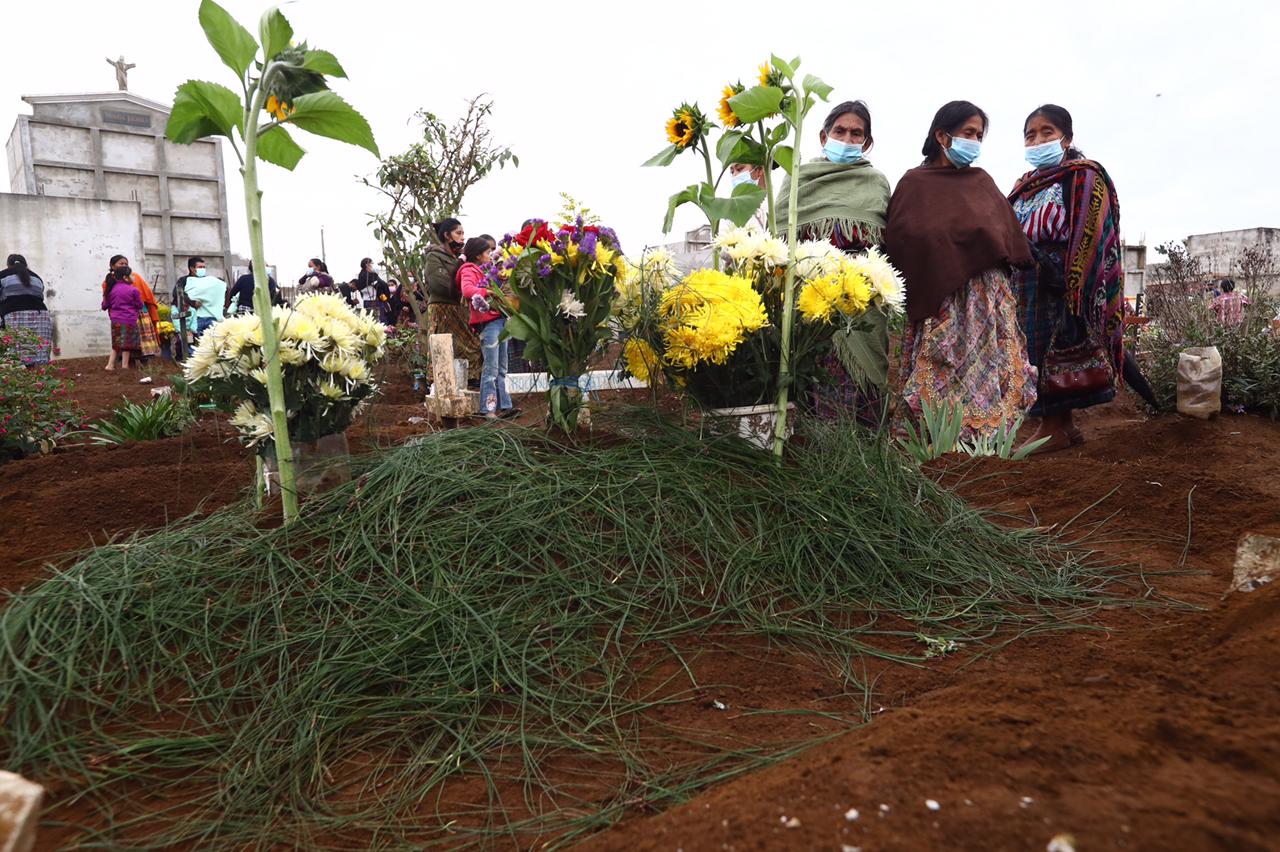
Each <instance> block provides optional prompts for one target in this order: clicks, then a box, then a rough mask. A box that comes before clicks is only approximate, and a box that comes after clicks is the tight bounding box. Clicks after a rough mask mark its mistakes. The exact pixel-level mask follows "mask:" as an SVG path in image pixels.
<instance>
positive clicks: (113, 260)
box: [107, 254, 129, 266]
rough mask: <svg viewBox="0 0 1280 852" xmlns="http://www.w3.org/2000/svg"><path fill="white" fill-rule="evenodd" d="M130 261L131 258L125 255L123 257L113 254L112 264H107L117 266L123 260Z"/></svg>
mask: <svg viewBox="0 0 1280 852" xmlns="http://www.w3.org/2000/svg"><path fill="white" fill-rule="evenodd" d="M128 259H129V258H127V257H125V256H124V255H122V254H113V255H111V262H110V263H108V264H107V266H115V265H116V263H117V262H119V261H121V260H128Z"/></svg>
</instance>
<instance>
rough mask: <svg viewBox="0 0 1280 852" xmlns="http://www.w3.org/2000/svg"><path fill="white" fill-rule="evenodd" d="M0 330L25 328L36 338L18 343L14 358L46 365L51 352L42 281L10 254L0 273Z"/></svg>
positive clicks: (21, 259) (31, 364)
mask: <svg viewBox="0 0 1280 852" xmlns="http://www.w3.org/2000/svg"><path fill="white" fill-rule="evenodd" d="M0 328H4V329H15V328H25V329H26V330H27V331H29V332H31V333H32V334H34V335H35V336H36V340H35V341H33V342H28V341H19V343H18V357H19V358H20V359H22V363H23V364H25V365H27V366H29V367H34V366H35V365H37V364H48V363H49V354H50V352H52V350H53V323H52V321H51V320H50V318H49V308H48V306H46V305H45V303H44V280H43V279H41V278H40V276H39V275H37V274H36V273H34V272H32V271H31V269H30V268H29V267H28V266H27V259H26V258H25V257H23V256H22V255H20V254H11V255H9V259H8V260H7V261H5V266H4V269H3V270H0Z"/></svg>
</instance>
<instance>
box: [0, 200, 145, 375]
mask: <svg viewBox="0 0 1280 852" xmlns="http://www.w3.org/2000/svg"><path fill="white" fill-rule="evenodd" d="M0 239H3V244H2V245H0V252H3V254H5V255H8V254H9V253H10V252H16V253H18V254H21V255H24V256H25V257H26V258H27V263H28V264H30V266H31V268H32V269H33V270H35V271H36V272H38V273H39V274H40V277H41V278H43V279H44V282H45V286H46V288H47V290H46V293H45V295H46V299H45V301H46V303H47V304H48V306H49V311H50V313H52V314H53V339H54V344H55V345H56V346H58V347H59V348H60V349H61V350H62V354H61V356H60V357H62V358H81V357H85V356H88V355H105V354H106V353H107V351H108V350H109V349H110V348H111V324H110V320H108V319H107V315H106V314H105V313H103V311H102V310H101V307H102V279H103V277H104V276H105V275H106V273H107V261H108V260H110V258H111V255H113V254H123V255H127V256H128V257H129V259H130V261H132V262H134V263H136V262H137V261H136V260H135V258H141V257H142V256H143V249H142V208H141V206H140V205H139V204H138V203H137V202H135V201H100V200H95V199H89V198H60V197H55V196H48V195H11V194H8V193H0ZM148 283H155V285H156V289H157V290H160V289H166V291H167V288H166V287H165V285H164V282H148Z"/></svg>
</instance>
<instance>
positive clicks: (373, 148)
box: [287, 91, 378, 157]
mask: <svg viewBox="0 0 1280 852" xmlns="http://www.w3.org/2000/svg"><path fill="white" fill-rule="evenodd" d="M287 121H288V123H289V124H295V125H297V126H298V127H300V128H302V129H303V130H305V131H307V132H308V133H314V134H316V135H317V136H327V137H329V138H330V139H337V140H338V141H339V142H346V143H348V144H350V145H358V146H360V147H361V148H364V149H365V150H367V151H369V152H371V153H372V154H373V155H374V156H375V157H376V156H378V143H377V142H375V141H374V139H373V131H372V130H371V129H370V128H369V122H367V121H365V120H364V116H362V115H361V114H360V113H358V112H356V111H355V110H354V109H352V107H351V105H350V104H348V103H347V102H346V101H344V100H343V99H342V98H340V97H338V96H337V95H336V94H334V93H333V92H330V91H324V92H312V93H311V94H309V95H302V96H301V97H299V98H298V99H297V100H295V101H294V102H293V112H292V113H290V114H289V118H288V119H287Z"/></svg>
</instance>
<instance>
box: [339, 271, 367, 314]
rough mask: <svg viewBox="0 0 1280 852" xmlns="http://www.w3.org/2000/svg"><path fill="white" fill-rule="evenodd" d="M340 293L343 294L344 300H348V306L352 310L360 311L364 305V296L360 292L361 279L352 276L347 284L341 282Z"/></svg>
mask: <svg viewBox="0 0 1280 852" xmlns="http://www.w3.org/2000/svg"><path fill="white" fill-rule="evenodd" d="M338 294H339V295H340V296H342V300H343V301H344V302H346V303H347V306H348V307H349V308H351V309H352V310H355V311H358V310H360V309H361V308H362V307H364V298H363V297H362V295H361V292H360V281H359V279H356V278H352V279H351V280H350V281H348V282H346V283H345V284H339V285H338Z"/></svg>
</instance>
